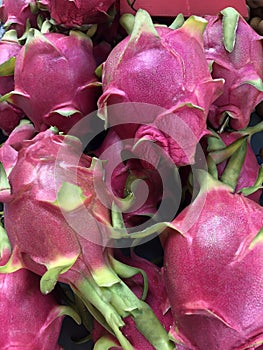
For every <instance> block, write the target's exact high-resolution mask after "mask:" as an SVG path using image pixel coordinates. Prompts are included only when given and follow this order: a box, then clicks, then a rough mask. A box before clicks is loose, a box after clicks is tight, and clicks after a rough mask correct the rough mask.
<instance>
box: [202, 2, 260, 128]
mask: <svg viewBox="0 0 263 350" xmlns="http://www.w3.org/2000/svg"><path fill="white" fill-rule="evenodd" d="M205 18H206V19H207V20H208V25H207V27H206V30H205V32H204V46H205V54H206V57H207V60H208V61H209V62H210V63H211V64H212V77H213V78H215V79H216V78H223V79H224V80H225V85H224V92H223V94H222V95H221V96H220V97H219V98H218V99H217V100H216V101H215V102H214V104H213V106H212V107H211V110H210V113H209V116H208V120H209V122H210V123H211V124H212V126H213V127H214V128H216V129H218V128H220V127H221V126H223V125H224V123H225V119H226V118H227V116H228V117H230V122H229V123H230V126H231V127H232V128H233V129H235V130H239V129H242V128H245V127H247V125H248V123H249V120H250V115H251V113H252V112H253V110H254V108H255V107H256V105H257V104H258V103H259V102H260V101H262V100H263V83H262V78H263V68H262V67H263V48H262V37H261V36H259V35H258V34H257V33H256V32H255V31H254V30H253V29H252V27H251V26H250V25H249V24H248V23H247V22H246V21H245V19H244V18H242V17H241V16H240V15H239V13H238V12H237V11H236V10H235V9H233V8H226V9H224V10H223V11H221V13H220V14H219V15H218V16H206V17H205ZM222 37H223V40H222ZM244 96H245V98H244Z"/></svg>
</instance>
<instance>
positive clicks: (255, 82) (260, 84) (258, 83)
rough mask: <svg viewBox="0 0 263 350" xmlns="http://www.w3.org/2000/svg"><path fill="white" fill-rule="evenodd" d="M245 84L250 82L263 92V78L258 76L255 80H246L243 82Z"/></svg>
mask: <svg viewBox="0 0 263 350" xmlns="http://www.w3.org/2000/svg"><path fill="white" fill-rule="evenodd" d="M243 84H249V85H252V86H253V87H254V88H256V89H257V90H259V91H261V92H263V82H262V79H260V78H258V79H255V80H246V81H244V82H243V83H242V85H243Z"/></svg>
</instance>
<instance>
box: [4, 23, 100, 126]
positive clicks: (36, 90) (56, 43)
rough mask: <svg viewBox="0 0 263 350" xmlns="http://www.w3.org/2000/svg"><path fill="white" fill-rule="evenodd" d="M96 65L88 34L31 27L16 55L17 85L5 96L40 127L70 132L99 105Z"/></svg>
mask: <svg viewBox="0 0 263 350" xmlns="http://www.w3.org/2000/svg"><path fill="white" fill-rule="evenodd" d="M95 68H96V62H95V58H94V56H93V51H92V43H91V40H90V39H89V37H88V36H86V35H85V34H82V33H80V32H74V31H72V32H71V33H70V35H69V36H67V35H64V34H60V33H47V34H44V35H43V34H41V33H40V32H39V31H37V30H35V29H31V30H30V32H29V37H28V40H27V42H26V44H25V45H24V46H23V48H22V49H21V51H20V52H19V54H18V56H17V61H16V66H15V89H14V91H13V92H12V93H11V94H10V95H9V96H7V97H6V98H7V100H8V101H11V102H13V103H14V104H15V105H16V106H18V107H19V108H21V109H22V110H23V111H24V112H25V114H26V115H27V116H28V118H29V119H30V120H31V121H32V122H33V123H34V125H35V127H36V129H37V130H38V131H39V130H42V131H43V130H45V129H47V128H48V127H49V126H56V127H57V128H58V129H59V130H60V131H63V132H68V131H69V130H70V129H71V128H72V126H73V125H75V123H77V122H78V121H79V120H80V119H82V118H83V117H84V116H86V115H87V114H89V113H91V112H92V111H94V110H95V109H96V101H97V94H98V90H97V87H94V85H96V76H95V73H94V71H95ZM36 77H37V79H36ZM62 87H63V89H62ZM87 130H88V126H87ZM87 130H85V131H87ZM83 132H84V131H83Z"/></svg>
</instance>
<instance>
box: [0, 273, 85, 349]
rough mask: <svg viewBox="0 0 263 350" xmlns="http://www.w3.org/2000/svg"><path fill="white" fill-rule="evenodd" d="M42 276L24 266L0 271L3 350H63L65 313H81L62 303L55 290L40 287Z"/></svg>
mask: <svg viewBox="0 0 263 350" xmlns="http://www.w3.org/2000/svg"><path fill="white" fill-rule="evenodd" d="M39 280H40V278H39V276H37V275H35V274H34V273H32V272H30V271H28V270H26V269H22V270H19V271H16V272H14V273H11V274H0V300H1V303H0V320H1V330H0V347H1V349H2V350H9V349H15V350H51V349H52V350H59V349H61V350H62V348H61V347H60V346H59V345H58V338H59V334H60V330H61V325H62V320H63V317H62V316H63V315H71V316H73V317H74V318H75V320H76V321H78V322H79V317H78V316H77V315H76V314H75V312H74V311H73V310H71V309H70V307H68V306H60V305H58V302H57V300H56V298H55V295H53V294H52V293H51V294H49V295H43V294H42V293H41V292H40V290H39Z"/></svg>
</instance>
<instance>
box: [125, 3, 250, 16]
mask: <svg viewBox="0 0 263 350" xmlns="http://www.w3.org/2000/svg"><path fill="white" fill-rule="evenodd" d="M129 2H130V5H129ZM129 2H128V1H127V0H120V12H121V14H123V13H127V12H128V13H135V10H137V9H139V8H143V9H145V10H147V11H148V12H149V13H150V14H151V15H152V16H157V17H173V16H176V15H178V13H182V14H183V15H184V16H186V17H188V16H190V15H193V14H194V15H198V16H203V15H216V14H217V13H218V12H220V11H221V10H222V9H224V8H225V7H228V6H231V7H234V8H235V9H236V10H237V11H238V12H239V13H240V14H241V15H242V16H244V17H247V16H248V9H247V6H246V1H245V0H214V1H196V0H187V1H185V0H162V1H159V0H135V1H134V0H129Z"/></svg>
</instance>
